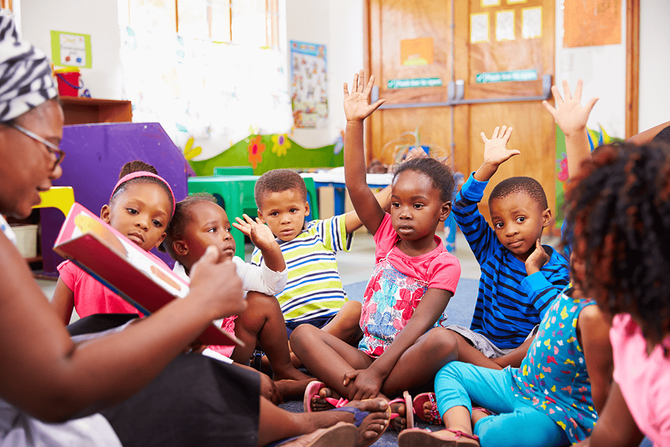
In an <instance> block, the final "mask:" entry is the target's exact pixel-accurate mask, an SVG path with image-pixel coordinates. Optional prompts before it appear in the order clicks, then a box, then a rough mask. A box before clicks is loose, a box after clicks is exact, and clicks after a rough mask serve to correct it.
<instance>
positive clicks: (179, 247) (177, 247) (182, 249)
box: [172, 239, 188, 256]
mask: <svg viewBox="0 0 670 447" xmlns="http://www.w3.org/2000/svg"><path fill="white" fill-rule="evenodd" d="M172 250H174V252H175V253H176V254H177V255H179V256H186V255H188V245H187V244H186V242H184V241H182V240H180V239H178V240H176V241H172Z"/></svg>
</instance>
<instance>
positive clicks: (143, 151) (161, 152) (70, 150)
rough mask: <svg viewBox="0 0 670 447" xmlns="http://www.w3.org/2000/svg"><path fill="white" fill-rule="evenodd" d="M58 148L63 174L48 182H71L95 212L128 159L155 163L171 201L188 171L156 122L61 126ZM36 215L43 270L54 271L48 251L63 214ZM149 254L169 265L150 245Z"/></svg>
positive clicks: (184, 186)
mask: <svg viewBox="0 0 670 447" xmlns="http://www.w3.org/2000/svg"><path fill="white" fill-rule="evenodd" d="M60 147H61V149H63V151H65V153H66V154H67V156H66V157H65V158H64V159H63V176H62V177H61V178H60V179H58V180H56V181H55V182H54V185H57V186H72V187H73V188H74V199H75V200H76V201H77V202H79V203H81V204H82V205H84V206H85V207H86V208H88V209H89V210H91V211H92V212H94V213H96V214H98V213H99V212H100V209H101V208H102V206H103V205H104V204H106V203H108V202H109V196H110V194H111V193H112V189H113V188H114V186H115V185H116V182H117V181H118V178H119V171H120V170H121V167H122V166H123V165H124V164H125V163H126V162H128V161H132V160H142V161H144V162H147V163H149V164H151V165H153V166H155V167H156V169H157V170H158V173H159V174H160V175H161V176H162V177H163V178H164V179H166V180H167V181H168V182H169V183H170V186H171V187H172V190H173V191H174V195H175V199H176V200H177V201H179V200H182V199H183V198H184V197H186V196H187V195H188V181H187V179H188V177H189V175H194V174H193V171H192V169H191V167H190V165H189V164H188V162H187V161H186V159H185V158H184V156H183V154H182V152H181V151H180V150H179V149H178V148H177V146H175V144H174V143H173V142H172V140H170V137H168V135H167V134H166V133H165V131H164V130H163V128H162V127H161V125H160V124H158V123H118V124H116V123H114V124H112V123H109V124H85V125H76V126H65V127H64V129H63V142H62V143H61V146H60ZM40 213H41V217H40V221H41V224H42V235H41V241H42V258H43V265H44V267H43V268H44V273H45V274H47V275H50V274H54V275H55V274H56V267H57V266H58V264H59V263H60V262H61V261H62V260H63V259H62V258H61V257H60V256H58V255H57V254H55V253H54V252H53V250H52V249H53V246H54V242H55V240H56V238H57V237H58V232H59V231H60V227H61V225H62V224H63V222H64V221H65V218H64V216H63V214H62V213H61V212H60V211H58V210H56V209H54V208H42V209H41V210H40ZM153 252H154V253H155V254H157V255H159V256H160V257H161V258H162V259H163V260H164V261H166V262H167V263H168V264H169V265H172V264H173V262H172V260H171V259H170V257H169V256H167V255H165V254H163V253H158V252H157V251H156V250H155V249H154V250H153Z"/></svg>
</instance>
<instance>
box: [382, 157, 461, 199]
mask: <svg viewBox="0 0 670 447" xmlns="http://www.w3.org/2000/svg"><path fill="white" fill-rule="evenodd" d="M403 171H416V172H420V173H422V174H424V175H426V176H428V177H429V178H430V179H431V180H432V182H433V187H434V188H435V189H437V190H438V191H440V200H442V201H443V202H448V201H450V200H451V196H452V194H453V193H454V174H453V173H452V172H451V169H449V167H447V166H446V165H445V164H443V163H441V162H439V161H437V160H435V159H434V158H428V157H419V158H413V159H411V160H408V161H406V162H404V163H402V164H400V165H398V168H397V169H396V170H395V173H394V174H393V182H394V183H395V180H396V178H398V175H399V174H400V173H401V172H403Z"/></svg>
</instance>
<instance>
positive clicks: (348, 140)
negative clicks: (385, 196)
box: [344, 120, 372, 207]
mask: <svg viewBox="0 0 670 447" xmlns="http://www.w3.org/2000/svg"><path fill="white" fill-rule="evenodd" d="M363 129H364V127H363V121H362V120H356V121H347V128H346V131H345V134H344V166H345V169H344V179H345V183H346V185H347V189H348V190H349V196H350V197H351V201H352V202H354V207H355V206H356V203H355V198H356V197H357V196H359V195H360V193H358V191H359V190H366V191H365V192H367V193H369V194H372V193H371V192H370V191H369V188H368V185H367V183H366V181H365V175H366V172H365V153H364V152H365V151H364V146H363Z"/></svg>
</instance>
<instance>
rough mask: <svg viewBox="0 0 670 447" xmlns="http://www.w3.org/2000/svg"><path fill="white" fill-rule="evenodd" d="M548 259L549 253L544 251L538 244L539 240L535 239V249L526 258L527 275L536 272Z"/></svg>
mask: <svg viewBox="0 0 670 447" xmlns="http://www.w3.org/2000/svg"><path fill="white" fill-rule="evenodd" d="M548 260H549V255H548V254H547V252H546V251H544V247H542V244H540V240H539V239H538V240H536V241H535V250H533V252H532V253H531V254H530V256H528V258H527V259H526V273H527V274H528V276H530V275H532V274H533V273H537V272H539V271H540V269H542V266H544V264H546V263H547V261H548Z"/></svg>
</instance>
